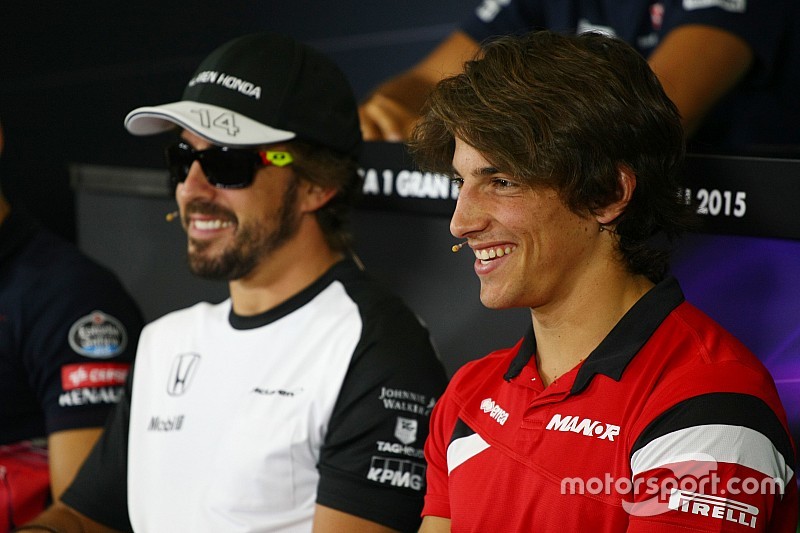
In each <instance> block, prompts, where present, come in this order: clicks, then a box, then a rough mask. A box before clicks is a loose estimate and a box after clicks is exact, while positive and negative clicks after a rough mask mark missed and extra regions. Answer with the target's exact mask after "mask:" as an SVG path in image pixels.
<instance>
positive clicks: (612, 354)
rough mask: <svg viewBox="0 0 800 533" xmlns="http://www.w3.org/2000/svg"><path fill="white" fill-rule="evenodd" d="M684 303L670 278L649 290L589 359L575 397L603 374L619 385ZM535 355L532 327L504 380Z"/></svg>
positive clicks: (580, 373) (577, 379)
mask: <svg viewBox="0 0 800 533" xmlns="http://www.w3.org/2000/svg"><path fill="white" fill-rule="evenodd" d="M684 300H685V298H684V296H683V291H682V290H681V288H680V285H679V284H678V281H677V280H676V279H675V278H674V277H672V276H667V277H666V278H665V279H664V280H663V281H661V282H660V283H659V284H657V285H656V286H655V287H653V288H652V289H650V290H649V291H648V292H647V293H646V294H645V295H644V296H642V297H641V298H640V299H639V301H637V302H636V303H635V304H634V305H633V307H631V308H630V309H629V310H628V312H627V313H625V315H624V316H623V317H622V318H621V319H620V321H619V322H617V324H616V325H615V326H614V328H613V329H612V330H611V331H610V332H609V334H608V335H606V338H605V339H603V341H602V342H601V343H600V344H599V345H598V346H597V348H595V349H594V350H593V351H592V353H590V354H589V356H588V357H587V358H586V360H585V361H584V362H583V365H581V368H580V370H578V375H577V376H576V377H575V382H574V383H573V385H572V390H571V391H570V392H571V393H572V394H578V393H579V392H581V391H582V390H583V389H584V388H586V386H587V385H588V384H589V382H590V381H591V380H592V378H593V377H594V376H595V375H597V374H603V375H605V376H608V377H610V378H612V379H614V380H615V381H619V380H620V378H621V377H622V373H623V372H624V371H625V368H626V367H627V366H628V363H630V362H631V360H632V359H633V357H634V356H635V355H636V354H637V353H638V352H639V350H640V349H641V348H642V346H644V344H645V343H646V342H647V340H648V339H649V338H650V336H651V335H652V334H653V333H654V332H655V330H656V329H658V327H659V326H660V325H661V323H662V322H663V321H664V319H665V318H667V315H669V314H670V313H671V312H672V310H673V309H675V308H676V307H678V305H680V304H681V303H682V302H683V301H684ZM535 353H536V338H535V337H534V335H533V327H531V329H529V330H528V332H527V333H526V334H525V337H523V339H522V342H521V344H520V348H519V351H518V352H517V355H516V356H515V357H514V359H513V360H512V361H511V364H510V365H509V366H508V370H507V371H506V373H505V375H504V376H503V379H505V380H506V381H510V380H512V379H513V378H515V377H517V376H518V375H519V373H520V372H521V371H522V369H523V368H524V367H525V365H527V364H528V362H529V361H530V359H531V357H533V356H534V354H535Z"/></svg>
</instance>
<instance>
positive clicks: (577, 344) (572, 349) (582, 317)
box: [531, 268, 653, 386]
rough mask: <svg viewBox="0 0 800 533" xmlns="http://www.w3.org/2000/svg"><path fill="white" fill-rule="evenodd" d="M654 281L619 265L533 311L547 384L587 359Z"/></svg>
mask: <svg viewBox="0 0 800 533" xmlns="http://www.w3.org/2000/svg"><path fill="white" fill-rule="evenodd" d="M652 287H653V283H652V282H651V281H650V280H648V279H647V278H646V277H644V276H634V275H631V274H630V273H628V272H627V271H624V270H621V269H613V268H611V269H603V271H601V272H598V273H597V275H595V276H589V277H587V278H585V279H582V280H581V281H580V282H579V283H577V284H576V285H574V286H572V287H571V288H570V289H569V291H568V292H567V294H565V295H564V296H563V298H562V299H560V300H559V301H557V302H555V303H553V304H548V305H547V306H545V307H543V308H537V309H532V310H531V317H532V320H533V330H534V334H535V335H536V349H537V354H536V362H537V367H538V369H539V375H540V376H541V378H542V381H543V383H544V385H545V386H547V385H549V384H550V383H552V382H553V381H554V380H555V379H557V378H558V377H559V376H561V375H563V374H564V373H565V372H568V371H570V370H571V369H572V368H574V367H575V366H576V365H578V364H579V363H580V362H581V361H583V360H584V359H585V358H586V357H588V355H589V354H590V353H592V351H593V350H594V349H595V348H597V346H598V345H599V344H600V343H601V342H602V341H603V339H604V338H605V337H606V336H607V335H608V334H609V332H610V331H611V330H612V329H613V328H614V326H615V325H616V324H617V322H619V320H620V319H621V318H622V316H623V315H624V314H625V313H627V312H628V310H629V309H630V308H631V307H633V305H634V304H635V303H636V302H637V301H638V300H639V298H641V297H642V296H643V295H644V294H645V293H646V292H647V291H649V290H650V289H651V288H652Z"/></svg>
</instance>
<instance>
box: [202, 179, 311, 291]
mask: <svg viewBox="0 0 800 533" xmlns="http://www.w3.org/2000/svg"><path fill="white" fill-rule="evenodd" d="M297 181H298V180H297V179H292V180H291V181H290V182H289V185H288V186H287V188H286V191H284V194H283V200H282V202H281V207H280V209H279V210H278V212H277V213H276V214H275V215H274V216H273V217H272V222H273V224H268V225H264V224H260V223H250V224H247V225H241V226H239V225H237V227H236V233H235V237H234V241H233V242H232V243H231V244H230V245H228V246H227V247H226V248H225V250H223V251H222V252H221V253H220V254H218V255H207V254H206V253H205V252H206V251H207V250H208V248H210V246H211V245H212V243H210V242H207V241H197V240H192V239H190V240H189V245H190V246H189V253H188V261H189V270H190V271H191V272H192V274H194V275H196V276H198V277H200V278H203V279H208V280H212V281H233V280H237V279H241V278H244V277H246V276H247V275H248V274H250V273H251V272H252V271H253V269H254V268H255V267H256V266H257V265H258V264H259V263H260V262H261V261H262V260H263V259H264V258H265V257H267V256H269V255H270V254H271V253H273V252H274V251H275V250H277V249H278V248H280V247H281V246H283V244H285V243H286V241H288V240H289V239H290V238H291V237H293V236H294V235H295V234H296V233H297V230H298V227H299V226H300V217H299V216H298V213H297V202H296V200H297V191H298V184H297ZM189 207H191V206H189ZM195 209H196V210H197V211H199V212H215V213H217V214H221V215H224V216H225V217H226V218H229V219H231V220H235V215H234V214H233V213H231V212H229V211H221V210H220V209H219V208H215V207H213V206H198V207H196V208H195Z"/></svg>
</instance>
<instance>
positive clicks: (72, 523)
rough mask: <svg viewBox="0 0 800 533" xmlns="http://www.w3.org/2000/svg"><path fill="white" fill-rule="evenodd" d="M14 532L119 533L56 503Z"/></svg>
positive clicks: (66, 506) (62, 504)
mask: <svg viewBox="0 0 800 533" xmlns="http://www.w3.org/2000/svg"><path fill="white" fill-rule="evenodd" d="M14 531H24V532H25V533H29V532H37V531H38V532H40V533H45V532H50V533H52V532H54V531H55V532H58V533H117V530H116V529H111V528H109V527H106V526H104V525H103V524H100V523H98V522H95V521H94V520H92V519H90V518H88V517H87V516H85V515H82V514H81V513H79V512H78V511H76V510H75V509H73V508H72V507H70V506H68V505H66V504H64V503H61V502H56V503H54V504H53V505H51V506H50V507H48V508H47V509H45V511H44V512H42V513H41V514H40V515H39V516H37V517H36V518H34V519H33V520H31V521H30V522H28V523H27V524H24V525H22V526H20V527H19V528H17V529H15V530H14Z"/></svg>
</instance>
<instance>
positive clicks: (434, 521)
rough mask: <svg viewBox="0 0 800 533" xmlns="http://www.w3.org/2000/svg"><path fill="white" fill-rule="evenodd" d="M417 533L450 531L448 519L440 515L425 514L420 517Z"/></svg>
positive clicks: (444, 532) (443, 532)
mask: <svg viewBox="0 0 800 533" xmlns="http://www.w3.org/2000/svg"><path fill="white" fill-rule="evenodd" d="M419 533H450V520H449V519H448V518H442V517H441V516H426V517H424V518H423V519H422V525H421V526H420V528H419Z"/></svg>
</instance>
